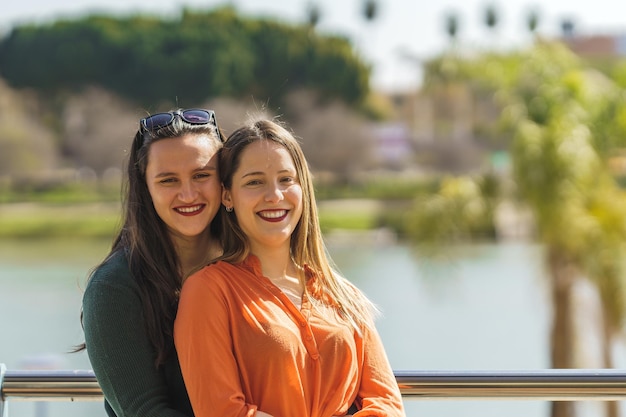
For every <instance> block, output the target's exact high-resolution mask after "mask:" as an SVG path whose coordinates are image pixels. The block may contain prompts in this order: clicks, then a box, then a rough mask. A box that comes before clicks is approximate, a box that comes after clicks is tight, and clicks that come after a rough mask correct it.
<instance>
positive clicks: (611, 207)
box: [422, 43, 626, 417]
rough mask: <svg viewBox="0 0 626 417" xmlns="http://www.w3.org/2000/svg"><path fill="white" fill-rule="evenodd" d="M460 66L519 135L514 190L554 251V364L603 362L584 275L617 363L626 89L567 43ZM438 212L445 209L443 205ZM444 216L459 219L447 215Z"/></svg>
mask: <svg viewBox="0 0 626 417" xmlns="http://www.w3.org/2000/svg"><path fill="white" fill-rule="evenodd" d="M447 59H450V58H449V57H448V58H447ZM433 68H435V69H437V68H438V67H436V66H435V67H433ZM454 68H456V72H455V77H456V79H457V80H459V79H460V78H462V77H465V79H466V85H468V88H472V89H474V91H478V92H480V91H483V94H485V93H484V92H487V94H490V95H493V96H495V97H498V98H499V99H500V100H501V101H500V102H499V103H500V105H501V106H502V108H503V111H502V116H501V120H500V125H501V126H503V127H505V129H504V130H503V134H504V135H511V136H512V138H513V145H512V148H511V149H510V152H511V161H512V165H513V178H514V183H515V185H516V194H515V198H516V199H517V200H518V201H520V202H521V203H522V204H523V205H525V206H527V207H528V208H529V209H530V211H531V212H532V214H533V217H534V219H535V223H536V227H535V229H536V233H537V239H538V241H539V242H540V243H541V244H542V246H543V247H544V249H545V254H546V258H545V259H546V266H547V269H548V275H549V278H550V289H551V295H552V306H553V309H552V310H553V320H552V329H551V336H550V340H551V353H550V357H551V365H552V367H553V368H581V367H597V366H589V365H588V363H589V362H585V359H583V360H582V361H581V351H580V349H581V345H582V344H583V342H584V341H585V340H587V338H588V335H587V334H581V331H580V330H579V327H578V326H577V319H579V318H580V310H581V307H580V306H576V305H575V304H574V300H575V296H576V295H577V294H578V293H579V289H580V288H581V285H584V284H585V283H591V284H592V285H593V286H595V288H596V289H597V292H598V294H599V297H600V299H601V309H602V311H599V312H598V314H597V315H598V316H600V317H602V322H601V323H597V326H598V330H599V333H600V334H601V336H600V339H601V340H599V343H601V345H602V346H603V355H602V357H600V358H597V360H598V362H599V363H601V364H602V365H601V366H603V367H607V368H611V367H613V361H612V357H611V346H612V342H613V340H614V339H615V337H616V336H617V335H620V334H621V332H622V329H623V326H624V322H625V318H626V280H625V271H624V263H623V261H622V260H623V259H624V247H625V246H626V210H625V209H624V207H626V194H625V192H624V191H623V190H622V189H621V188H620V187H619V186H618V185H617V183H616V181H615V179H614V178H613V177H612V176H611V175H610V173H609V171H608V168H607V165H606V157H607V155H609V154H610V152H611V151H612V150H614V149H616V148H620V147H624V145H626V143H625V142H626V139H625V138H626V132H625V131H624V130H626V127H625V126H623V125H622V123H621V121H620V120H621V118H620V116H619V115H620V114H624V112H626V100H625V99H624V90H622V89H620V88H619V87H618V86H616V85H615V84H614V83H613V82H611V81H609V80H608V79H606V78H605V77H604V76H603V75H601V74H599V73H598V72H597V71H593V70H590V69H589V68H585V67H584V66H583V64H582V63H581V62H580V61H579V59H578V58H577V57H576V56H575V55H574V54H572V53H571V51H569V50H568V49H567V48H566V47H564V46H563V45H560V44H558V43H556V44H547V43H543V44H538V45H535V46H534V47H533V48H532V49H531V50H529V51H526V52H523V53H513V54H510V55H506V56H497V55H494V54H486V55H485V56H484V57H481V58H477V59H474V60H472V61H469V62H462V60H461V59H459V58H456V65H455V66H454ZM437 72H438V73H440V72H439V71H437ZM428 79H429V80H431V81H435V82H437V80H438V79H439V78H437V77H429V78H428ZM439 82H446V80H445V79H443V80H442V81H439ZM494 91H495V94H494ZM439 213H445V211H444V210H441V208H440V209H439ZM453 219H454V221H456V222H458V221H462V220H463V218H462V217H461V216H456V217H454V218H453ZM448 220H449V219H448ZM439 223H443V224H447V225H449V224H450V221H447V220H446V219H444V218H440V220H439ZM426 226H428V224H427V223H426ZM431 226H433V225H431ZM422 227H425V226H422ZM464 227H465V229H464ZM458 230H461V231H462V230H467V228H466V226H464V225H462V224H459V225H454V224H453V230H452V231H445V230H444V232H445V233H447V234H448V235H451V236H458ZM455 231H456V234H455ZM438 233H439V231H438ZM439 234H441V233H439ZM582 310H583V311H584V308H583V309H582ZM586 313H587V314H589V312H588V311H586ZM595 363H596V362H594V364H595ZM606 404H607V413H608V415H609V416H611V417H616V416H617V415H618V410H617V407H618V403H617V402H614V401H609V402H607V403H606ZM575 407H576V405H575V404H574V403H572V402H555V403H553V404H552V416H553V417H571V416H572V415H574V410H575Z"/></svg>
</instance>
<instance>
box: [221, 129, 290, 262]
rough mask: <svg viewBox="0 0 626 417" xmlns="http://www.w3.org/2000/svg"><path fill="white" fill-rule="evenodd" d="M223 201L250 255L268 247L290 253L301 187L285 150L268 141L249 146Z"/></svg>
mask: <svg viewBox="0 0 626 417" xmlns="http://www.w3.org/2000/svg"><path fill="white" fill-rule="evenodd" d="M222 200H223V203H224V205H225V206H226V207H232V208H234V211H235V215H236V216H237V222H238V223H239V227H241V230H242V231H243V232H244V233H245V234H246V236H247V237H248V241H249V243H250V249H251V251H252V253H255V254H259V253H261V252H262V251H264V250H266V249H268V248H272V249H274V248H285V249H286V250H287V251H289V242H290V238H291V234H292V233H293V231H294V230H295V228H296V226H297V224H298V222H299V221H300V217H301V215H302V188H301V186H300V182H299V178H298V175H297V172H296V167H295V166H294V163H293V159H292V158H291V155H290V154H289V152H288V151H287V149H286V148H285V147H283V146H282V145H280V144H278V143H276V142H273V141H271V140H259V141H256V142H253V143H251V144H250V145H248V146H247V147H246V148H245V149H244V150H243V151H242V153H241V158H240V161H239V168H238V169H237V170H236V171H235V172H234V175H233V178H232V186H231V189H230V190H224V192H223V199H222Z"/></svg>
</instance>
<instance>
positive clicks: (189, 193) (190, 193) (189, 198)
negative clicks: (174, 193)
mask: <svg viewBox="0 0 626 417" xmlns="http://www.w3.org/2000/svg"><path fill="white" fill-rule="evenodd" d="M197 197H198V190H197V189H196V186H195V185H194V184H193V183H192V182H191V181H183V182H182V183H181V186H180V190H179V192H178V199H179V200H180V201H182V202H183V203H193V202H194V200H195V199H196V198H197Z"/></svg>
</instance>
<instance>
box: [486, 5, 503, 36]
mask: <svg viewBox="0 0 626 417" xmlns="http://www.w3.org/2000/svg"><path fill="white" fill-rule="evenodd" d="M499 23H500V15H499V13H498V9H497V8H496V6H495V5H493V4H488V5H487V6H486V7H485V14H484V24H485V26H487V29H489V31H490V32H492V33H494V34H495V31H496V29H497V28H498V24H499Z"/></svg>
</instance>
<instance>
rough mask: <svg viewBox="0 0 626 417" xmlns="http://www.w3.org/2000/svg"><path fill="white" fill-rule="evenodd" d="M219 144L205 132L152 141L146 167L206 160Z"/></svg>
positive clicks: (212, 154) (214, 152)
mask: <svg viewBox="0 0 626 417" xmlns="http://www.w3.org/2000/svg"><path fill="white" fill-rule="evenodd" d="M218 149H219V145H218V144H216V143H215V141H214V140H213V139H211V138H210V137H209V136H208V135H205V134H188V135H183V136H181V137H175V138H167V139H161V140H158V141H155V142H153V143H152V144H151V145H150V149H149V150H148V168H149V167H150V166H151V165H159V166H160V165H172V164H178V163H183V164H184V163H190V162H191V161H200V162H202V161H208V160H209V159H211V158H213V156H214V155H215V154H216V153H217V151H218Z"/></svg>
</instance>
